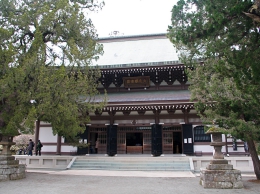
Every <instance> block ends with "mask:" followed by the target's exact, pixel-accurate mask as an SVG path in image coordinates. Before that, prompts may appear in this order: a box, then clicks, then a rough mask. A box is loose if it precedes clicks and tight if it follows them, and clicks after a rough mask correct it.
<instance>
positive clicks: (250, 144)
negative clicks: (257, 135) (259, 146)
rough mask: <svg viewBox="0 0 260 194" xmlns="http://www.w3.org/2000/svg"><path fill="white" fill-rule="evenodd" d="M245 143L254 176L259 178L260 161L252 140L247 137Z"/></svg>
mask: <svg viewBox="0 0 260 194" xmlns="http://www.w3.org/2000/svg"><path fill="white" fill-rule="evenodd" d="M247 144H248V148H249V153H250V155H251V158H252V161H253V166H254V171H255V175H256V178H257V180H260V161H259V158H258V154H257V151H256V147H255V143H254V140H253V139H249V140H248V142H247Z"/></svg>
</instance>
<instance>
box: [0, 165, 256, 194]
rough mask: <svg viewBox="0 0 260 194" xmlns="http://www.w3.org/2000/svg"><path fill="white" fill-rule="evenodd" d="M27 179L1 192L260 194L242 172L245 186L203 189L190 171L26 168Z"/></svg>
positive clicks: (1, 184) (5, 186)
mask: <svg viewBox="0 0 260 194" xmlns="http://www.w3.org/2000/svg"><path fill="white" fill-rule="evenodd" d="M26 176H27V177H26V178H25V179H22V180H16V181H7V182H0V193H1V194H2V193H3V194H4V193H6V194H32V193H34V194H85V193H86V194H89V193H90V194H173V193H174V194H208V193H210V194H215V193H218V194H233V193H234V194H244V193H246V194H259V193H260V182H252V181H250V180H254V179H255V177H254V176H253V175H252V174H251V175H246V174H244V175H242V176H243V182H244V186H245V188H244V189H236V190H232V189H226V190H222V189H204V188H203V187H202V186H200V185H199V177H198V176H196V175H194V174H192V173H191V172H139V171H98V170H96V171H91V170H81V171H80V170H63V171H52V170H49V171H48V170H42V171H39V170H37V171H36V170H28V171H27V174H26Z"/></svg>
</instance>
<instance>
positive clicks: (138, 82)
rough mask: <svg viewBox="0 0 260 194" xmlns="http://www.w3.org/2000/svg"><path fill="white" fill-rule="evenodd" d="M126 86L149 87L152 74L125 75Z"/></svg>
mask: <svg viewBox="0 0 260 194" xmlns="http://www.w3.org/2000/svg"><path fill="white" fill-rule="evenodd" d="M123 81H124V87H125V88H148V87H150V76H137V77H123Z"/></svg>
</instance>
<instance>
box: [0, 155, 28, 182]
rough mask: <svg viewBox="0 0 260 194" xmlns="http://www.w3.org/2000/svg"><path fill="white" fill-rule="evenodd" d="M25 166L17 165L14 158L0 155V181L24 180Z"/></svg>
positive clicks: (17, 162)
mask: <svg viewBox="0 0 260 194" xmlns="http://www.w3.org/2000/svg"><path fill="white" fill-rule="evenodd" d="M25 177H26V175H25V165H24V164H19V161H18V160H15V158H14V156H6V155H0V181H8V180H17V179H23V178H25Z"/></svg>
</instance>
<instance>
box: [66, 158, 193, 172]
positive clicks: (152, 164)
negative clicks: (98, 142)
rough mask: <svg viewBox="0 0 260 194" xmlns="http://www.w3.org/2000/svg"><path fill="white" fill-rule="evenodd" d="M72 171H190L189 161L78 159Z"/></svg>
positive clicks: (162, 159)
mask: <svg viewBox="0 0 260 194" xmlns="http://www.w3.org/2000/svg"><path fill="white" fill-rule="evenodd" d="M70 169H74V170H76V169H80V170H83V169H87V170H132V171H133V170H137V171H190V163H189V160H187V158H186V159H181V160H180V159H176V160H173V159H172V158H170V159H168V158H167V159H164V158H159V159H158V158H78V159H76V160H75V161H74V163H73V164H72V166H71V168H70Z"/></svg>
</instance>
